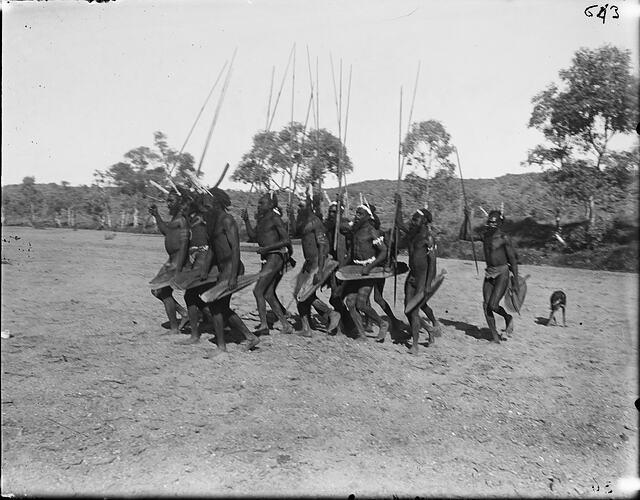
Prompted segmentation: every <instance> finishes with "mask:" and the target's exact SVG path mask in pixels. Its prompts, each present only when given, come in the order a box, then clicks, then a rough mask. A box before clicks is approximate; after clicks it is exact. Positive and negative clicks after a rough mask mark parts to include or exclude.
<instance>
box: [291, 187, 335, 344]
mask: <svg viewBox="0 0 640 500" xmlns="http://www.w3.org/2000/svg"><path fill="white" fill-rule="evenodd" d="M294 234H295V235H296V236H298V237H300V239H301V243H302V253H303V255H304V264H303V265H302V270H301V271H300V274H298V277H297V278H296V286H295V288H294V291H293V294H294V296H297V295H298V292H299V291H300V288H301V287H302V286H303V285H304V284H305V283H306V282H307V281H308V280H309V278H310V277H311V276H313V284H314V285H315V284H317V283H318V281H319V280H320V277H319V276H320V275H321V274H322V270H323V269H324V265H325V263H326V260H327V256H328V254H329V239H328V237H327V234H326V229H325V227H324V225H323V224H322V221H321V220H320V219H319V218H318V216H317V215H316V214H315V213H314V210H313V206H312V202H311V199H310V198H307V203H305V204H302V205H301V206H299V207H298V215H297V218H296V220H295V233H294ZM311 307H313V308H314V309H315V310H316V311H317V312H318V313H319V314H320V315H321V316H323V318H324V320H325V321H326V322H327V325H328V326H327V332H332V331H334V330H335V329H336V328H337V327H338V323H339V322H340V314H339V313H337V312H336V311H333V310H331V308H330V307H329V306H328V305H327V304H325V303H324V302H323V301H322V300H320V299H319V298H318V297H317V295H316V294H315V293H313V294H312V295H311V297H309V298H308V299H306V300H304V301H302V302H298V312H299V313H300V320H301V322H302V330H301V331H299V332H296V333H298V334H299V335H302V336H305V337H311V325H310V319H311Z"/></svg>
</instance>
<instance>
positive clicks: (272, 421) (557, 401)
mask: <svg viewBox="0 0 640 500" xmlns="http://www.w3.org/2000/svg"><path fill="white" fill-rule="evenodd" d="M2 236H3V243H2V256H3V259H8V261H9V264H3V265H2V330H3V331H7V330H8V331H9V332H11V333H12V334H13V335H14V336H13V338H10V339H3V340H2V493H3V494H8V493H13V494H17V495H20V494H43V493H47V494H83V495H87V494H92V495H107V494H111V495H124V494H127V495H128V494H172V495H173V494H189V495H194V494H208V495H224V496H230V495H242V496H247V495H270V496H273V495H277V496H281V495H293V494H305V495H332V496H338V497H344V498H346V497H347V496H348V495H350V494H354V495H355V497H356V498H358V496H369V495H376V496H387V497H391V496H392V495H396V496H398V497H408V496H410V497H415V496H432V495H465V496H468V495H473V496H477V495H491V496H495V495H508V496H514V495H524V496H540V495H544V496H556V495H557V496H567V495H569V496H571V495H573V496H584V495H586V496H591V495H594V496H602V497H607V498H609V497H611V496H617V495H623V494H624V491H623V490H622V489H621V485H620V483H619V482H618V480H619V478H622V477H627V476H635V475H637V466H638V464H637V458H636V457H637V452H638V415H637V411H636V409H635V407H634V401H635V399H636V397H637V387H638V377H637V362H638V342H637V332H638V309H637V301H638V275H637V274H624V273H612V272H598V271H586V270H577V269H562V268H552V267H534V266H522V274H530V275H531V277H530V278H529V280H528V290H529V292H528V296H527V300H526V303H525V306H524V307H523V310H522V311H521V316H520V317H518V318H517V320H516V330H515V334H514V336H513V338H512V339H511V340H509V341H508V342H504V343H502V344H501V345H494V344H490V343H489V342H488V341H487V340H486V338H487V334H488V330H487V329H486V328H485V324H484V317H483V314H482V309H481V302H480V290H481V285H482V280H481V275H480V276H477V275H476V271H475V268H474V265H473V262H467V261H458V260H444V259H442V260H440V261H439V268H445V269H446V270H447V272H448V275H447V278H446V281H445V282H444V284H443V285H442V287H441V289H440V290H439V291H438V293H437V295H436V296H435V297H434V298H433V299H432V301H431V305H432V306H433V308H434V310H435V312H436V315H437V316H438V317H439V318H441V321H442V324H443V327H444V333H443V336H442V337H440V338H439V339H437V342H436V344H435V345H434V346H432V347H428V348H424V347H423V348H421V352H420V354H419V355H418V356H416V357H412V356H410V355H409V354H408V348H407V345H405V344H402V343H396V344H394V343H393V342H391V341H390V340H389V339H387V341H386V342H385V343H384V344H378V343H376V342H374V341H373V340H370V341H369V342H366V343H358V342H355V341H353V340H351V339H348V338H346V337H344V336H327V335H326V333H324V332H320V331H318V332H317V333H315V335H314V337H313V338H311V339H306V338H302V337H298V336H291V335H283V334H280V333H279V331H277V330H273V331H272V333H271V335H269V336H265V337H262V342H261V343H260V345H259V348H258V349H257V350H255V351H253V352H250V353H245V352H243V351H242V349H241V345H239V344H237V343H230V344H229V355H228V356H226V357H224V356H223V357H221V358H214V359H206V355H207V353H209V352H211V351H212V350H213V349H214V348H215V345H214V344H213V343H211V342H210V340H211V339H213V336H212V335H210V334H205V335H204V336H203V341H202V342H201V343H200V344H198V345H195V346H179V345H176V344H175V342H176V340H179V339H180V338H182V337H183V334H181V335H170V334H169V333H168V330H165V329H163V328H162V327H161V326H160V324H161V323H162V322H163V321H165V320H166V318H165V315H164V310H163V307H162V304H161V303H160V302H159V301H158V300H157V299H155V298H154V297H152V295H151V294H150V292H149V288H148V287H147V282H148V281H149V280H150V279H151V278H152V277H153V276H154V275H155V273H156V272H157V270H158V268H159V267H160V265H161V264H162V263H163V262H164V259H165V255H164V249H163V242H162V239H161V237H159V236H148V235H135V234H126V233H118V234H117V236H116V237H115V238H114V239H112V240H107V239H105V238H104V233H103V232H98V231H89V230H84V231H83V230H80V231H72V230H66V229H47V230H34V229H28V228H15V227H3V229H2ZM16 236H17V237H19V238H20V239H15V238H14V237H16ZM297 252H298V254H299V253H300V249H299V248H297ZM298 256H299V255H298ZM243 260H244V262H245V264H246V266H247V272H254V271H255V270H257V268H258V256H257V255H256V254H255V253H253V254H252V253H249V252H243ZM482 269H483V268H482V263H480V270H481V271H480V272H481V274H482ZM297 270H298V268H296V269H295V270H293V271H290V272H289V273H287V274H286V276H285V278H284V280H283V283H282V285H281V287H280V288H281V291H280V296H281V297H282V301H283V303H284V304H285V305H286V304H289V301H290V299H291V291H292V285H293V280H294V277H295V273H296V272H297ZM403 284H404V276H401V277H400V278H399V280H398V298H397V303H396V306H395V311H396V312H397V314H398V315H400V313H401V311H402V299H403V296H402V286H403ZM556 289H562V290H564V291H565V292H566V293H567V295H568V327H567V328H552V327H547V326H545V324H544V323H545V319H546V317H547V316H548V313H549V309H548V308H549V305H548V303H549V296H550V294H551V292H552V291H554V290H556ZM385 295H386V297H387V299H388V300H389V302H390V303H392V304H393V279H391V280H388V281H387V287H386V289H385ZM232 305H233V307H235V309H236V310H237V311H238V312H239V314H240V315H241V316H242V317H243V318H245V319H246V322H247V324H248V326H249V327H250V328H254V327H255V326H256V325H257V323H258V322H257V318H256V316H255V310H256V306H255V301H254V298H253V295H252V293H251V289H250V288H249V289H247V290H244V291H242V292H240V293H239V294H237V295H236V296H234V298H233V300H232ZM289 309H290V310H291V311H294V310H295V305H294V304H291V305H290V306H289ZM403 319H404V317H403ZM499 325H503V323H502V320H499ZM370 335H371V336H374V335H375V332H373V333H371V334H370Z"/></svg>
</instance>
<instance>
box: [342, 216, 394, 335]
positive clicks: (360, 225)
mask: <svg viewBox="0 0 640 500" xmlns="http://www.w3.org/2000/svg"><path fill="white" fill-rule="evenodd" d="M341 226H342V225H341ZM340 231H341V232H343V233H346V234H348V233H351V235H352V245H353V248H352V262H351V263H352V264H357V265H360V266H362V271H361V273H362V278H363V279H362V280H357V281H349V282H347V283H346V286H345V289H344V293H345V295H346V297H345V305H346V306H347V309H348V310H349V313H350V315H351V318H352V320H353V322H354V324H355V326H356V331H357V337H356V339H358V340H366V338H367V337H366V334H365V330H364V325H363V324H362V316H361V314H364V315H365V316H367V317H368V318H369V319H370V320H372V321H373V322H374V323H375V324H377V325H378V328H379V330H380V331H379V335H381V334H382V332H387V330H388V329H389V324H388V323H387V322H386V321H385V320H384V319H382V318H381V317H380V316H378V313H376V311H375V310H374V309H373V308H372V307H371V305H370V304H369V295H370V294H371V289H372V288H373V286H374V285H375V282H376V281H375V280H372V279H367V278H366V277H367V276H368V275H369V273H370V272H371V270H372V269H373V268H374V267H376V266H381V265H384V262H385V259H386V258H387V246H386V245H385V243H384V237H382V236H381V235H380V233H379V232H378V230H376V228H375V227H374V225H373V214H372V213H371V209H370V208H369V207H367V206H366V205H360V206H359V207H358V208H357V209H356V213H355V218H354V220H353V223H352V224H350V227H349V229H346V228H345V227H344V226H342V227H341V228H340Z"/></svg>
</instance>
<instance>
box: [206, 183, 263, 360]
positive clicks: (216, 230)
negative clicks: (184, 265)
mask: <svg viewBox="0 0 640 500" xmlns="http://www.w3.org/2000/svg"><path fill="white" fill-rule="evenodd" d="M209 192H210V193H211V198H210V199H209V207H208V210H207V212H206V213H205V214H204V219H205V222H206V226H207V236H208V243H209V247H210V249H211V251H212V255H213V261H214V262H215V265H216V266H217V270H218V283H227V288H228V290H234V289H235V288H236V287H237V285H238V276H241V275H243V274H244V265H243V264H242V261H241V260H240V236H239V232H238V225H237V224H236V221H235V220H234V218H233V216H231V214H229V212H227V209H228V208H229V206H230V205H231V199H230V198H229V195H228V194H227V193H226V192H224V191H223V190H222V189H220V188H218V187H214V188H211V189H209ZM208 306H209V307H210V309H211V312H212V313H213V327H214V330H215V334H216V345H217V346H218V350H217V351H216V354H220V353H224V352H226V350H227V347H226V342H225V338H224V329H225V326H229V327H230V328H232V329H234V330H236V331H239V332H241V333H242V334H243V335H244V337H245V338H246V339H247V344H246V345H245V349H246V350H251V349H253V348H255V346H256V345H258V343H259V342H260V339H259V338H258V337H256V336H255V335H254V334H253V333H252V332H251V331H250V330H249V329H248V328H247V326H246V325H245V324H244V322H243V321H242V319H241V318H240V317H239V316H238V315H237V314H236V313H235V312H234V311H233V310H232V309H231V294H228V295H226V296H224V297H222V298H220V299H218V300H216V301H214V302H212V303H210V304H208Z"/></svg>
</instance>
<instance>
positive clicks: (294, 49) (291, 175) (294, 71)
mask: <svg viewBox="0 0 640 500" xmlns="http://www.w3.org/2000/svg"><path fill="white" fill-rule="evenodd" d="M291 74H292V77H291V121H290V125H289V128H290V131H289V151H290V153H291V162H290V163H289V201H288V202H287V209H288V210H289V211H290V210H291V183H292V181H293V161H294V151H293V142H294V141H293V105H294V102H295V96H296V44H295V43H294V44H293V71H292V73H291ZM289 229H290V228H289V214H287V235H289Z"/></svg>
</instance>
